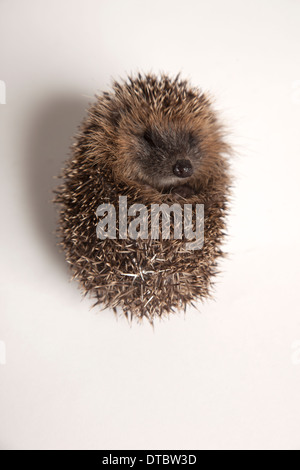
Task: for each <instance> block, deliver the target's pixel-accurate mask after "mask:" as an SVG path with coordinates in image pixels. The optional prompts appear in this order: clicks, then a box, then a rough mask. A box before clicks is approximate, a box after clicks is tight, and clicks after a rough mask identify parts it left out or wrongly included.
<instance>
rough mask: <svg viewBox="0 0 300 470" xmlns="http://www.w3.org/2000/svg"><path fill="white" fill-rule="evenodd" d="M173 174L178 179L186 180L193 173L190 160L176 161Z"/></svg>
mask: <svg viewBox="0 0 300 470" xmlns="http://www.w3.org/2000/svg"><path fill="white" fill-rule="evenodd" d="M173 173H174V175H175V176H178V177H179V178H188V177H189V176H192V174H193V173H194V170H193V165H192V164H191V162H190V160H177V162H176V163H175V165H174V166H173Z"/></svg>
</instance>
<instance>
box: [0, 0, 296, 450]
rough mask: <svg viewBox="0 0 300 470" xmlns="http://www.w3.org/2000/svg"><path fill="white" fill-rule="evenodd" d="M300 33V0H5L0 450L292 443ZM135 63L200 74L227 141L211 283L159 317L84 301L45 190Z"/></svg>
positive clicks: (1, 14) (0, 17) (0, 32)
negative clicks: (222, 243)
mask: <svg viewBox="0 0 300 470" xmlns="http://www.w3.org/2000/svg"><path fill="white" fill-rule="evenodd" d="M299 41H300V2H299V1H298V0H272V1H271V0H252V1H249V0H247V1H245V2H240V1H238V0H227V1H226V2H224V1H222V0H209V1H208V0H207V1H203V0H202V1H201V0H200V1H192V0H187V1H185V2H182V1H175V0H172V1H171V0H164V1H158V0H152V1H151V2H146V1H143V0H142V1H141V0H140V1H137V0H136V1H135V0H110V1H108V0H107V1H104V0H101V1H99V0H85V1H82V0H72V1H71V0H53V1H52V2H48V1H46V0H27V1H26V2H24V1H21V0H1V1H0V80H1V82H0V93H1V95H0V103H1V104H0V120H1V127H0V133H1V135H0V145H1V147H0V148H1V155H0V158H1V178H2V180H1V273H0V282H1V296H0V307H1V316H0V448H1V449H117V448H119V449H276V448H283V449H299V434H300V400H299V396H300V311H299V304H300V293H299V278H300V272H299V255H300V249H299V245H298V242H299V228H300V224H299V172H300V163H299V161H300V140H299V127H300V59H299V58H300V54H299ZM136 71H145V72H147V71H152V72H155V73H159V72H160V71H164V72H168V73H170V74H172V75H175V74H177V73H178V72H179V71H181V73H182V76H184V77H187V78H189V79H190V80H191V82H192V83H193V84H194V85H196V86H199V87H201V88H202V89H204V90H207V91H209V92H210V93H211V94H212V95H213V96H214V97H215V106H216V107H217V109H219V110H220V113H221V116H222V119H223V120H224V123H225V124H226V126H227V128H228V131H229V135H230V141H231V142H232V144H233V146H234V147H235V150H236V157H235V158H234V160H233V170H234V173H235V176H236V185H235V190H234V201H233V207H232V211H231V215H230V223H229V235H230V236H229V238H228V242H227V246H226V249H227V251H228V252H229V257H228V259H227V260H226V261H224V262H223V263H222V274H221V275H220V276H219V277H218V280H217V285H216V300H215V302H213V301H211V302H206V303H204V304H203V305H199V309H200V313H199V312H195V311H190V312H187V314H186V316H184V315H176V316H174V317H172V318H170V320H164V321H161V322H159V321H158V322H156V324H155V330H154V331H153V330H152V328H151V327H150V325H148V324H146V323H145V324H144V325H143V326H139V325H137V324H133V325H132V326H131V327H130V326H129V325H128V323H127V322H126V321H125V320H124V319H119V321H116V319H115V317H114V315H113V313H112V312H111V311H105V312H102V313H97V311H96V310H90V307H91V305H92V302H91V301H90V300H88V299H84V300H82V299H81V295H80V292H79V290H78V288H77V284H76V283H74V282H73V283H70V282H69V272H68V268H67V266H66V264H65V262H64V259H63V256H62V255H61V253H59V251H58V249H57V247H56V245H55V243H56V240H55V237H54V236H53V231H54V230H55V217H56V215H55V209H54V208H53V206H52V205H51V203H49V201H50V200H51V197H52V195H51V191H52V188H53V187H54V186H55V181H54V180H53V176H54V175H57V174H58V173H59V172H60V169H61V167H62V165H63V161H64V159H65V158H66V157H67V155H68V149H69V146H70V144H71V142H72V136H73V135H74V133H75V132H76V128H77V125H78V124H79V123H80V121H81V119H82V117H83V116H84V113H85V109H86V107H87V105H88V103H89V102H91V101H92V100H93V96H94V94H95V93H96V92H98V91H100V90H104V89H108V88H109V85H110V82H111V78H112V77H113V78H119V77H125V76H126V74H128V73H135V72H136ZM5 85H6V87H5Z"/></svg>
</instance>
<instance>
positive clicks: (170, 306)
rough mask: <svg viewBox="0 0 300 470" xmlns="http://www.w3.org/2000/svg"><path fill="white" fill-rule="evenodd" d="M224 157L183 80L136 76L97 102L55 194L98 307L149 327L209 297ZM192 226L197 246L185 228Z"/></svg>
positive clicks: (214, 129) (220, 136)
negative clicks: (199, 237) (198, 239)
mask: <svg viewBox="0 0 300 470" xmlns="http://www.w3.org/2000/svg"><path fill="white" fill-rule="evenodd" d="M230 153H231V150H230V147H229V145H228V144H227V143H226V141H225V139H224V132H223V129H222V126H221V125H220V123H219V122H218V119H217V117H216V115H215V112H214V111H213V109H212V106H211V103H210V101H209V99H208V97H207V96H206V95H205V94H204V93H202V92H201V91H200V90H199V89H197V88H194V87H192V86H191V85H190V84H189V83H188V82H187V81H186V80H182V79H181V78H180V76H177V77H176V78H171V77H169V76H167V75H161V76H156V75H153V74H148V75H144V76H142V75H141V74H138V75H137V76H136V77H129V78H127V80H125V81H124V82H121V83H118V82H114V83H113V86H112V91H111V92H109V93H108V92H104V93H102V94H101V95H100V96H97V100H96V102H95V103H94V104H92V105H91V107H90V109H89V110H88V115H87V117H86V119H85V120H84V122H83V123H82V125H81V127H80V129H79V133H78V135H77V136H76V141H75V142H74V144H73V146H72V155H71V157H70V159H69V160H68V161H67V164H66V167H65V169H64V170H63V174H62V178H63V182H62V184H61V186H59V187H58V188H57V191H56V192H57V195H56V202H57V203H59V204H60V220H59V236H60V240H61V242H60V243H61V246H62V247H63V249H64V251H65V254H66V259H67V262H68V263H69V264H70V267H71V270H72V273H73V277H74V278H76V279H77V280H78V281H79V283H80V285H81V287H82V289H83V291H84V293H90V294H91V295H92V297H94V298H95V300H96V303H95V305H101V306H102V307H104V308H105V307H106V308H112V309H113V310H114V311H115V313H117V312H123V313H124V314H125V316H126V317H127V318H129V319H132V318H136V319H138V320H141V319H142V318H143V317H146V318H148V319H149V320H150V322H153V319H154V318H155V317H157V316H158V317H162V316H165V315H167V314H169V313H171V312H175V311H176V310H185V309H186V307H187V306H188V305H189V304H193V301H197V300H202V299H204V298H207V297H209V296H210V295H211V294H210V291H211V285H212V278H213V277H214V275H215V274H216V273H217V261H218V259H219V257H221V256H222V255H223V253H222V250H221V247H220V245H221V242H222V240H223V238H224V235H225V230H226V226H225V218H226V214H227V206H228V200H229V191H230V185H231V178H230V173H229V163H228V157H229V156H230ZM121 206H122V207H121ZM153 207H154V208H155V209H156V210H157V211H158V218H156V219H155V220H156V222H157V223H158V227H156V229H155V230H153V226H151V224H152V225H153V221H154V217H153V213H152V212H151V211H152V210H153ZM199 207H201V208H202V211H199V213H198V212H197V210H196V209H197V208H199ZM166 208H169V211H168V210H166ZM175 209H176V210H175ZM184 210H186V211H187V212H184ZM176 211H177V212H176ZM180 211H181V213H182V219H181V220H180ZM188 211H190V215H191V214H192V215H191V218H190V219H189V220H188V218H187V214H188V213H189V212H188ZM137 214H138V215H139V217H136V218H134V217H133V216H134V215H137ZM142 215H143V217H142ZM168 215H169V232H168V231H167V232H168V233H167V235H168V236H164V235H165V233H164V227H163V220H164V216H166V217H167V216H168ZM125 217H126V218H125ZM197 217H198V219H199V220H198V219H197ZM183 222H184V223H183ZM197 223H199V226H201V227H202V235H204V243H203V239H202V244H201V246H200V245H199V246H198V248H197V247H196V249H195V246H193V245H192V243H187V242H188V240H190V239H191V238H188V236H187V233H188V230H185V231H183V229H182V227H183V225H185V224H187V225H188V224H189V227H188V226H187V227H184V228H185V229H188V228H190V229H191V230H190V232H189V233H194V234H195V233H200V232H197V230H196V229H195V227H196V225H197ZM130 224H133V225H132V226H131V227H130ZM179 228H180V229H182V232H183V234H182V236H181V237H180V236H179V235H180V233H179V230H178V229H179ZM130 229H131V236H130V233H129V232H130ZM138 229H139V230H138ZM176 229H177V232H176ZM154 232H155V233H154ZM134 234H135V236H134ZM142 234H143V236H142ZM178 234H179V235H178Z"/></svg>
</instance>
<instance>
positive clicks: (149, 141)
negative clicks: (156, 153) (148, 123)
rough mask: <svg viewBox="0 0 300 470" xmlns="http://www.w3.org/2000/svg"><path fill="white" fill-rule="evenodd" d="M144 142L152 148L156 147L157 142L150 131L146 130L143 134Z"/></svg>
mask: <svg viewBox="0 0 300 470" xmlns="http://www.w3.org/2000/svg"><path fill="white" fill-rule="evenodd" d="M143 138H144V140H145V141H146V142H147V144H148V145H150V147H155V142H154V140H153V135H152V133H151V131H150V130H149V129H146V130H145V132H144V134H143Z"/></svg>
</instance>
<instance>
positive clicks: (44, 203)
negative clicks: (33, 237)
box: [26, 94, 91, 269]
mask: <svg viewBox="0 0 300 470" xmlns="http://www.w3.org/2000/svg"><path fill="white" fill-rule="evenodd" d="M89 101H91V100H89V98H85V97H82V96H80V95H75V94H74V95H65V94H64V95H55V96H54V97H53V98H52V99H49V98H48V99H47V101H46V102H43V103H41V104H40V105H39V108H37V112H36V116H35V119H34V120H33V122H32V125H31V128H30V134H29V136H28V159H27V161H26V165H27V168H26V172H27V174H28V191H29V198H30V201H29V203H30V207H31V208H32V211H33V215H34V220H35V223H36V228H37V230H38V232H39V233H40V236H41V238H42V239H43V241H44V242H45V247H46V248H47V250H48V251H49V252H50V256H51V257H52V258H56V259H57V261H58V262H60V263H62V262H63V263H64V266H65V269H67V266H66V263H65V261H64V255H63V253H62V252H61V249H60V247H58V246H57V242H58V238H57V234H56V233H55V231H56V229H57V219H58V209H59V208H58V206H56V205H55V204H53V202H52V200H53V197H54V193H53V190H54V188H55V187H56V186H58V185H59V184H60V183H61V180H60V179H56V177H57V176H59V174H60V173H61V170H62V168H63V166H64V163H65V160H66V159H67V158H68V157H69V156H70V146H71V144H72V142H73V141H74V139H73V137H74V135H75V134H76V132H77V130H78V126H79V124H80V122H81V121H82V119H83V118H84V116H85V115H86V111H85V110H86V109H87V106H88V102H89Z"/></svg>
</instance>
